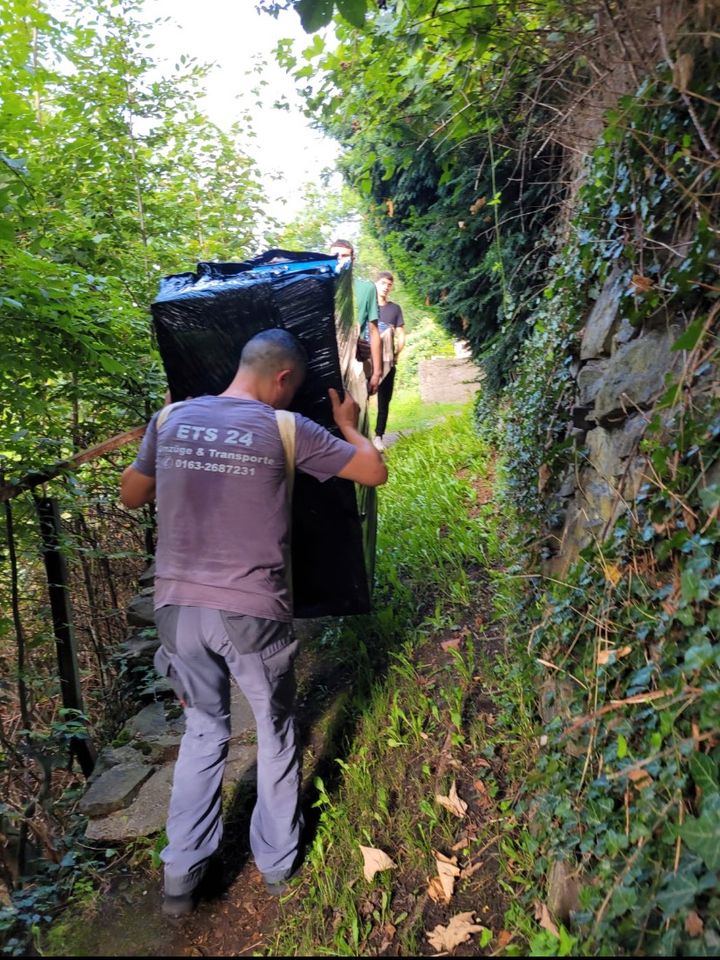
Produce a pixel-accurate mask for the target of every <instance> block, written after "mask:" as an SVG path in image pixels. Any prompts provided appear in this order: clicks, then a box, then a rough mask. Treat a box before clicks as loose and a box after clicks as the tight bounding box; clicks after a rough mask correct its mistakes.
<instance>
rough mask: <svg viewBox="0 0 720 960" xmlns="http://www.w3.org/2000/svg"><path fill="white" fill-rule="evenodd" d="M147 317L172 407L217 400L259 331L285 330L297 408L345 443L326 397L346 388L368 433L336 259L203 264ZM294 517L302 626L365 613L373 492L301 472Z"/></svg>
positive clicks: (346, 292) (286, 255)
mask: <svg viewBox="0 0 720 960" xmlns="http://www.w3.org/2000/svg"><path fill="white" fill-rule="evenodd" d="M151 310H152V317H153V325H154V328H155V333H156V336H157V341H158V347H159V349H160V355H161V357H162V360H163V364H164V367H165V372H166V374H167V379H168V386H169V388H170V394H171V397H172V400H173V401H176V400H184V399H186V398H187V397H197V396H201V395H203V394H218V393H222V391H223V390H224V389H225V388H226V387H227V385H228V384H229V383H230V381H231V380H232V378H233V376H234V374H235V371H236V370H237V366H238V362H239V359H240V353H241V351H242V348H243V347H244V346H245V343H246V342H247V341H248V340H249V339H250V338H251V337H253V336H254V335H255V334H256V333H259V332H260V331H261V330H266V329H268V328H270V327H282V328H284V329H286V330H288V331H290V332H291V333H293V334H294V335H295V336H296V337H297V338H298V339H299V340H300V341H301V342H302V344H303V346H304V347H305V349H306V351H307V354H308V358H309V362H308V370H307V376H306V379H305V382H304V384H303V386H302V387H301V389H300V390H299V391H298V393H297V396H296V397H295V400H294V402H293V406H292V409H293V410H295V411H297V412H298V413H302V414H303V415H304V416H306V417H309V418H310V419H311V420H315V421H316V422H317V423H320V424H322V426H324V427H326V428H327V429H328V430H330V431H331V432H333V433H335V434H337V435H339V433H338V430H337V428H336V427H335V425H334V422H333V419H332V412H331V407H330V402H329V400H328V388H329V387H334V388H335V389H336V390H339V391H341V392H342V391H343V390H344V389H349V390H350V392H351V393H352V395H353V397H354V398H355V399H356V400H357V401H358V403H360V406H361V419H360V427H361V429H364V431H365V432H366V433H367V429H368V418H367V393H366V386H365V378H364V376H363V374H362V368H361V365H360V364H359V363H357V361H356V360H355V342H356V339H357V330H356V325H355V321H354V315H353V300H352V280H351V274H350V270H344V271H342V272H341V273H337V271H336V260H335V258H334V257H329V256H325V255H324V254H320V253H292V252H288V251H284V250H270V251H268V252H267V253H265V254H262V255H261V256H259V257H255V258H254V259H251V260H247V261H243V262H241V263H199V264H198V265H197V270H196V272H195V273H181V274H175V275H173V276H170V277H165V278H164V279H163V280H162V282H161V284H160V290H159V292H158V296H157V298H156V300H155V301H154V302H153V304H152V306H151ZM292 516H293V520H292V574H293V595H294V600H295V616H296V617H320V616H345V615H347V614H353V613H365V612H367V611H368V610H369V609H370V584H371V581H372V574H373V560H374V552H375V519H376V512H375V490H374V489H372V490H371V489H368V488H366V487H361V486H359V485H357V484H353V483H352V482H351V481H349V480H341V479H340V478H337V477H336V478H334V479H331V480H328V481H327V482H326V483H323V484H321V483H319V482H318V481H317V480H315V479H314V478H313V477H310V476H308V475H306V474H303V473H299V472H298V473H297V475H296V477H295V483H294V487H293V510H292Z"/></svg>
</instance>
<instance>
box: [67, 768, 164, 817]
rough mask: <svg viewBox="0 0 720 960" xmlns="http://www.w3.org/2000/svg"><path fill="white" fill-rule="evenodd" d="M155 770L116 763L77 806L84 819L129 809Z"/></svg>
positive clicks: (100, 777) (95, 781) (101, 776)
mask: <svg viewBox="0 0 720 960" xmlns="http://www.w3.org/2000/svg"><path fill="white" fill-rule="evenodd" d="M154 772H155V767H152V766H150V765H149V764H146V763H141V762H136V763H119V764H117V766H113V767H110V769H109V770H106V771H105V773H102V774H101V775H100V776H99V777H98V778H97V780H94V781H93V782H92V784H91V785H90V787H89V788H88V790H87V791H86V793H85V794H84V796H83V797H82V798H81V800H80V803H79V804H78V809H79V811H80V813H82V814H84V815H85V816H86V817H104V816H106V815H108V814H111V813H113V812H114V811H116V810H122V809H123V808H125V807H127V806H129V805H130V804H131V803H132V801H133V800H134V798H135V797H136V796H137V794H138V792H139V791H140V788H141V787H142V785H143V783H144V782H145V781H146V780H147V779H148V778H149V777H151V776H152V774H153V773H154Z"/></svg>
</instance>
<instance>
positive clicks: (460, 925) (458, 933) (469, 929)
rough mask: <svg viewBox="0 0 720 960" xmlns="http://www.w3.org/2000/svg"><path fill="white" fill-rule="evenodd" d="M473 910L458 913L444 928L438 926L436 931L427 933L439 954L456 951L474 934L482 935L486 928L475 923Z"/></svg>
mask: <svg viewBox="0 0 720 960" xmlns="http://www.w3.org/2000/svg"><path fill="white" fill-rule="evenodd" d="M473 917H474V915H473V912H472V910H471V911H469V912H468V913H458V914H457V915H456V916H454V917H453V918H452V920H451V921H450V923H449V924H448V925H447V926H446V927H443V926H442V925H441V924H438V925H437V926H436V927H435V929H434V930H432V931H431V932H429V933H426V934H425V935H426V937H427V938H428V940H429V942H430V944H431V946H433V947H434V948H435V949H436V950H437V951H438V953H439V952H440V951H442V950H454V949H455V947H457V946H459V945H460V944H461V943H465V942H466V941H467V940H469V939H470V937H471V936H472V935H473V934H474V933H481V932H482V930H483V929H484V927H482V926H481V925H480V924H479V923H474V922H473Z"/></svg>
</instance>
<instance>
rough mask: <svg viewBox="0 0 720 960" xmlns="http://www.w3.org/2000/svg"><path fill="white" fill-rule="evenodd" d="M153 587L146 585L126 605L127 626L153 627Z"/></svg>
mask: <svg viewBox="0 0 720 960" xmlns="http://www.w3.org/2000/svg"><path fill="white" fill-rule="evenodd" d="M153 592H154V591H153V588H152V587H147V588H146V589H144V590H141V591H140V593H139V594H137V596H135V597H133V598H132V600H131V601H130V603H129V604H128V606H127V613H126V619H127V623H128V626H129V627H154V626H155V605H154V598H153Z"/></svg>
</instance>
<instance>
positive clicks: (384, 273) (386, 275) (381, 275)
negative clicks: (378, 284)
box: [377, 270, 395, 283]
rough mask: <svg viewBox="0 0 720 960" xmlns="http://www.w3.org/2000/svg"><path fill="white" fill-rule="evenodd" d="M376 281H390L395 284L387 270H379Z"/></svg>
mask: <svg viewBox="0 0 720 960" xmlns="http://www.w3.org/2000/svg"><path fill="white" fill-rule="evenodd" d="M377 278H378V280H392V282H393V283H395V277H394V276H393V275H392V274H391V273H390V271H389V270H381V271H380V273H379V274H378V275H377Z"/></svg>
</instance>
